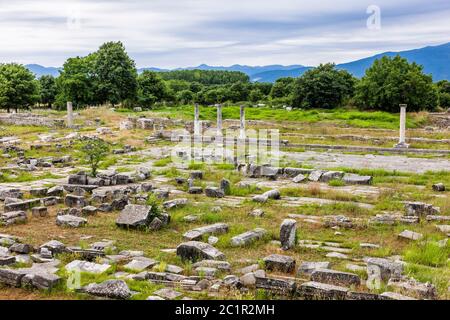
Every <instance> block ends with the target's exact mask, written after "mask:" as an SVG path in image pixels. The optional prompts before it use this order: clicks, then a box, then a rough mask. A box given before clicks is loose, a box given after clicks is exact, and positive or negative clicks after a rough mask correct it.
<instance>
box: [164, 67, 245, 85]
mask: <svg viewBox="0 0 450 320" xmlns="http://www.w3.org/2000/svg"><path fill="white" fill-rule="evenodd" d="M161 76H162V77H163V79H164V80H184V81H187V82H198V83H201V84H202V85H206V86H212V85H223V84H233V83H236V82H239V81H240V82H247V83H248V82H250V78H249V77H248V76H247V75H246V74H245V73H242V72H238V71H217V70H197V69H196V70H174V71H168V72H161Z"/></svg>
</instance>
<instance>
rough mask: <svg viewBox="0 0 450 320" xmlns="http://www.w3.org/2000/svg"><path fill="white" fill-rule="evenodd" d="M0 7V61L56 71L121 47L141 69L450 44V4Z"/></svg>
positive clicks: (264, 0) (439, 0)
mask: <svg viewBox="0 0 450 320" xmlns="http://www.w3.org/2000/svg"><path fill="white" fill-rule="evenodd" d="M377 2H378V3H376V5H378V6H380V8H381V14H382V28H381V30H378V31H374V30H368V29H367V28H366V19H367V17H368V15H367V14H366V8H367V6H368V5H370V4H372V3H371V1H368V2H366V1H360V0H349V1H345V3H344V4H338V3H337V2H336V1H331V0H323V1H300V0H278V1H272V0H214V1H212V0H176V1H167V0H151V1H139V0H130V1H118V0H101V1H88V0H82V1H61V0H59V1H58V0H41V1H32V0H17V1H4V0H0V46H1V50H0V61H18V62H21V63H40V64H43V65H52V66H59V65H61V64H62V63H63V62H64V61H65V59H66V58H67V57H70V56H74V55H83V54H87V53H89V52H91V51H94V50H96V48H97V47H98V46H99V45H100V44H101V43H103V42H105V41H111V40H114V41H116V40H121V41H123V42H124V44H125V45H126V47H127V49H128V51H129V52H130V55H131V56H132V57H133V58H135V60H136V62H137V64H138V66H159V67H179V66H190V65H196V64H200V63H208V64H214V65H219V64H220V65H229V64H234V63H241V64H250V65H257V64H260V65H261V64H273V63H280V64H309V65H315V64H318V63H320V62H327V61H335V62H343V61H349V60H352V59H356V58H361V57H364V56H367V55H369V54H374V53H378V52H382V51H386V50H404V49H410V48H415V47H420V46H425V45H431V44H438V43H444V42H447V41H449V40H450V39H449V35H450V32H449V31H450V25H449V24H448V21H449V19H450V4H449V3H448V1H447V0H430V1H424V0H410V1H406V0H399V1H395V2H393V1H388V0H380V1H377Z"/></svg>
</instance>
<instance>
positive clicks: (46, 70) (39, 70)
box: [25, 64, 61, 78]
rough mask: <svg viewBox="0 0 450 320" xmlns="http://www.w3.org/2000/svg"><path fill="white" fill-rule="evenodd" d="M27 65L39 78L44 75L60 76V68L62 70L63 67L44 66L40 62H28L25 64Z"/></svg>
mask: <svg viewBox="0 0 450 320" xmlns="http://www.w3.org/2000/svg"><path fill="white" fill-rule="evenodd" d="M25 67H27V68H28V70H30V71H31V72H33V73H34V74H35V75H36V77H37V78H40V77H41V76H43V75H51V76H54V77H57V76H59V70H61V68H53V67H43V66H41V65H39V64H27V65H25Z"/></svg>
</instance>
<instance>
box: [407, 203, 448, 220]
mask: <svg viewBox="0 0 450 320" xmlns="http://www.w3.org/2000/svg"><path fill="white" fill-rule="evenodd" d="M439 212H440V210H439V209H438V208H436V207H433V205H431V204H428V203H423V202H405V215H406V216H416V217H420V218H422V217H426V216H428V215H436V214H439Z"/></svg>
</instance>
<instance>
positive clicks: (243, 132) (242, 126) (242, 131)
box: [239, 106, 245, 139]
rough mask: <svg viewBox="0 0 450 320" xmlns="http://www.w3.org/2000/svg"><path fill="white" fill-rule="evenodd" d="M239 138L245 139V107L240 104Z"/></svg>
mask: <svg viewBox="0 0 450 320" xmlns="http://www.w3.org/2000/svg"><path fill="white" fill-rule="evenodd" d="M239 138H241V139H245V107H244V106H241V126H240V132H239Z"/></svg>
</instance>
